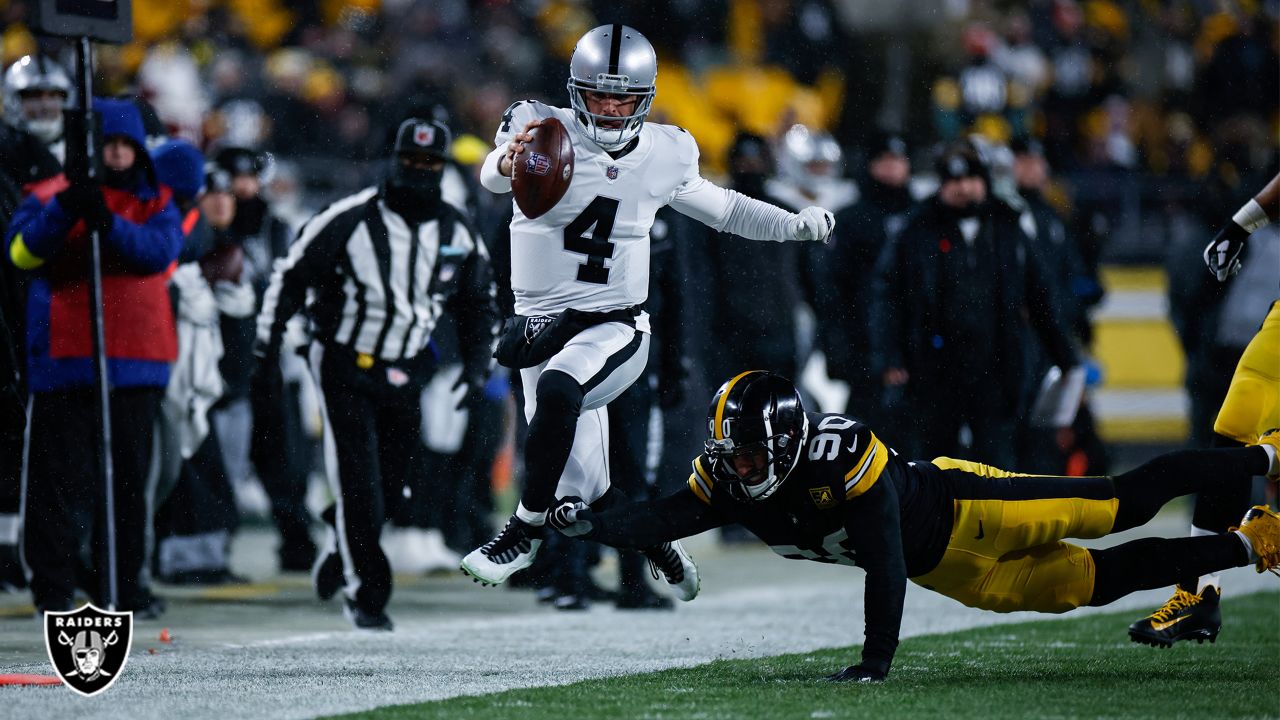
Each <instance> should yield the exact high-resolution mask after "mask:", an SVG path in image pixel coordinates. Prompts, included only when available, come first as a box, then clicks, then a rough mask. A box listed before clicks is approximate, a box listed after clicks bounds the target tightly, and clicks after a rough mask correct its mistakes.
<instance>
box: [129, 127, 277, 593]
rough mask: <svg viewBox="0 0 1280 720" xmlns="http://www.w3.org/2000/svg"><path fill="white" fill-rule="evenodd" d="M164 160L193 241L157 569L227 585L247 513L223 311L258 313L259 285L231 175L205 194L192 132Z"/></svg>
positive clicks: (163, 151)
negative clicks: (231, 466)
mask: <svg viewBox="0 0 1280 720" xmlns="http://www.w3.org/2000/svg"><path fill="white" fill-rule="evenodd" d="M155 164H156V174H157V176H158V177H159V178H160V181H161V182H162V183H163V184H165V185H167V186H169V187H170V188H172V189H173V193H174V201H175V202H176V204H177V205H178V209H179V211H180V212H182V214H183V222H182V230H183V235H184V247H183V251H182V254H181V255H180V256H179V262H180V263H181V264H180V265H179V266H178V268H177V270H176V271H175V272H174V273H173V275H172V277H171V280H170V291H171V293H172V294H173V295H174V296H175V298H176V301H175V316H176V320H177V330H178V359H177V361H176V362H175V363H174V365H173V368H172V372H171V373H170V377H169V385H168V388H167V389H166V391H165V397H164V399H163V400H162V401H161V415H160V417H161V422H160V423H159V425H158V427H157V432H158V434H159V437H160V443H159V446H160V453H159V455H158V457H157V458H156V459H155V460H154V462H157V463H159V472H158V473H157V474H158V479H157V483H156V489H155V497H154V498H152V506H153V507H155V508H156V513H155V538H156V547H155V551H154V553H153V555H152V557H153V558H154V561H155V568H156V576H157V577H158V578H159V579H161V580H163V581H164V582H169V583H201V584H221V583H225V582H231V581H234V580H238V578H236V576H234V575H233V574H232V573H231V570H230V550H231V533H232V532H233V531H234V530H235V528H236V525H237V524H238V517H237V514H236V504H235V496H234V494H233V492H232V489H231V481H230V479H229V478H228V477H227V470H226V465H225V463H224V462H223V458H222V452H221V448H220V446H219V444H218V436H217V434H216V433H214V432H211V425H210V422H209V417H208V412H209V409H210V408H211V407H212V406H213V403H214V402H216V401H217V399H218V397H219V396H220V395H221V394H222V390H223V382H222V376H221V374H220V373H219V370H218V359H219V358H220V357H221V355H222V333H221V328H220V327H219V315H220V314H221V313H227V312H230V313H232V314H234V313H236V312H239V313H244V312H252V311H253V308H254V296H253V289H252V288H251V287H250V286H249V285H248V284H247V283H242V282H240V275H241V273H242V270H243V266H244V255H243V251H242V250H240V248H239V246H238V245H236V244H234V243H233V242H231V241H230V238H229V237H228V227H229V226H230V224H231V219H232V216H233V214H234V212H235V203H234V199H233V197H232V195H231V187H230V176H229V175H227V174H226V173H225V172H221V171H215V172H214V173H212V174H211V175H210V178H209V179H210V183H209V184H210V192H209V193H205V192H204V191H205V162H204V156H203V155H202V154H201V153H200V151H199V150H197V149H196V148H195V147H193V146H192V145H191V144H190V143H188V142H186V141H185V140H171V141H169V142H166V143H164V144H162V145H160V146H159V147H157V148H156V150H155ZM237 307H238V308H239V309H238V310H237Z"/></svg>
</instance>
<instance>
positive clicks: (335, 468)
mask: <svg viewBox="0 0 1280 720" xmlns="http://www.w3.org/2000/svg"><path fill="white" fill-rule="evenodd" d="M424 354H425V353H424ZM429 363H430V361H429V358H421V359H414V360H410V361H407V362H405V363H399V364H395V363H386V362H382V361H373V362H372V363H371V364H370V363H369V361H368V360H366V362H364V363H360V362H359V358H358V356H357V355H356V354H355V353H353V352H351V351H350V350H347V349H345V348H338V347H331V346H324V345H322V344H320V343H315V344H313V345H312V346H311V372H312V374H313V375H314V376H315V377H316V379H317V383H318V385H319V386H320V395H321V403H320V406H321V410H322V411H323V413H324V456H325V474H326V475H327V476H328V478H329V487H330V490H331V492H333V495H334V498H335V501H334V507H333V508H332V512H325V513H324V516H325V518H326V519H328V518H330V517H332V518H333V527H334V532H335V535H336V540H337V543H336V545H337V547H336V552H337V553H338V556H339V559H340V561H341V563H342V569H343V576H344V578H345V580H346V594H347V597H348V598H349V599H351V600H352V601H353V602H354V603H355V604H356V606H357V607H359V608H360V609H362V610H364V611H366V612H370V613H377V612H380V611H382V609H383V608H385V607H386V605H387V601H388V600H389V599H390V597H391V566H390V565H389V564H388V563H387V557H386V555H384V554H383V553H382V548H381V547H380V546H379V544H378V539H379V537H380V535H381V534H382V525H383V523H384V522H385V521H386V520H387V518H388V517H389V516H391V515H392V514H393V513H394V512H395V510H396V507H397V505H398V504H399V503H400V502H402V501H403V498H404V487H405V485H406V483H407V482H408V481H409V474H410V472H412V471H413V468H414V467H415V466H419V465H418V463H419V462H420V459H421V456H422V454H423V452H424V447H423V443H422V436H421V425H422V406H421V404H420V403H421V396H422V388H423V386H424V384H425V383H426V381H427V379H428V377H427V376H428V375H429V372H430V371H429V368H430V364H429ZM362 364H363V365H367V367H361V365H362Z"/></svg>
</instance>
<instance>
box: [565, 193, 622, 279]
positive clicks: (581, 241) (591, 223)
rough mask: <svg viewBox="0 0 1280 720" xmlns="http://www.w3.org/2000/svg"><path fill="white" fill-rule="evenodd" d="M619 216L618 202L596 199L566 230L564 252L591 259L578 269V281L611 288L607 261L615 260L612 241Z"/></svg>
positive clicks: (609, 199)
mask: <svg viewBox="0 0 1280 720" xmlns="http://www.w3.org/2000/svg"><path fill="white" fill-rule="evenodd" d="M617 215H618V201H617V200H614V199H613V198H607V197H596V199H595V200H592V201H591V204H590V205H588V206H587V207H586V208H584V209H583V211H582V212H580V213H578V217H576V218H574V219H573V221H572V222H570V223H569V224H568V225H566V226H565V228H564V249H565V250H568V251H569V252H573V253H581V254H583V255H586V256H587V259H586V262H584V263H582V265H580V266H579V267H578V282H585V283H594V284H596V285H607V284H608V283H609V268H606V267H605V266H604V261H605V260H607V259H610V258H612V257H613V248H614V244H613V243H612V242H610V241H609V235H610V234H611V233H612V232H613V221H614V218H615V217H617Z"/></svg>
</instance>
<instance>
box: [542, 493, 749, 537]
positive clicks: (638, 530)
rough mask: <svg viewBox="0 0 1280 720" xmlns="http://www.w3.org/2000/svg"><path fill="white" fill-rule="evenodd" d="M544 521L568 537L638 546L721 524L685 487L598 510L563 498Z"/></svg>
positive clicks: (578, 501)
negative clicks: (666, 493)
mask: <svg viewBox="0 0 1280 720" xmlns="http://www.w3.org/2000/svg"><path fill="white" fill-rule="evenodd" d="M547 521H548V522H549V523H550V524H551V526H552V527H554V528H556V529H557V530H559V531H560V532H562V533H564V534H565V535H568V536H569V537H577V538H581V539H583V540H594V541H596V542H599V543H604V544H605V545H609V546H611V547H616V548H630V549H637V550H638V549H640V548H646V547H652V546H654V545H659V544H661V543H664V542H671V541H673V540H679V539H680V538H685V537H689V536H690V535H697V534H698V533H701V532H706V531H707V530H711V529H713V528H717V527H720V526H721V525H723V524H724V522H723V521H721V520H719V518H718V516H717V515H716V514H715V513H714V512H713V511H712V510H711V508H710V507H708V506H707V505H706V504H704V503H703V502H702V501H701V500H698V498H697V497H695V496H694V494H693V492H691V491H690V490H687V489H681V490H678V491H676V492H674V493H672V494H670V495H668V496H666V497H663V498H659V499H657V500H648V501H645V502H638V503H625V504H622V505H615V506H613V507H611V508H609V509H608V510H604V511H601V512H596V511H594V510H592V509H591V508H590V507H589V506H587V504H586V503H584V502H582V499H581V498H564V499H563V500H561V501H560V502H559V503H557V504H556V506H555V507H553V508H552V509H551V512H550V514H548V516H547Z"/></svg>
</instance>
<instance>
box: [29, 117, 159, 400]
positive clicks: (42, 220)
mask: <svg viewBox="0 0 1280 720" xmlns="http://www.w3.org/2000/svg"><path fill="white" fill-rule="evenodd" d="M95 109H96V111H97V113H98V114H99V116H100V117H101V118H102V137H103V138H110V137H113V136H117V135H121V136H124V137H126V138H128V139H129V140H130V141H132V143H133V145H134V148H135V150H136V151H137V159H136V160H135V163H136V167H137V168H138V170H139V172H137V173H134V174H133V177H134V180H133V185H132V187H129V188H113V187H102V188H101V192H102V194H103V198H104V200H105V202H106V205H107V207H108V208H109V209H110V210H111V213H112V216H113V217H112V221H111V227H110V229H109V230H108V231H107V232H104V233H103V234H102V238H101V241H102V305H103V323H104V325H103V333H104V336H105V339H106V353H107V358H108V364H107V367H108V376H109V382H110V384H111V386H112V387H164V386H165V385H167V384H168V381H169V363H171V362H172V361H173V360H174V359H175V358H176V357H177V350H178V348H177V335H176V330H175V327H174V319H173V311H172V309H171V305H170V301H169V295H168V292H167V289H166V285H167V282H168V275H169V273H170V272H171V271H172V267H173V263H174V260H175V259H176V258H177V256H178V252H179V250H180V249H181V247H182V230H181V217H180V215H179V214H178V209H177V207H176V206H175V205H174V203H173V200H172V192H171V191H170V190H169V188H167V187H165V186H163V185H161V184H159V183H158V182H157V181H156V176H155V169H154V167H153V165H152V162H151V157H150V155H149V154H148V153H147V151H146V136H145V133H144V130H143V125H142V116H141V113H140V112H139V111H138V108H137V106H135V105H134V104H133V103H132V102H130V101H128V100H96V101H95ZM69 184H70V183H69V182H68V181H67V179H66V178H65V177H64V176H61V175H59V176H58V177H56V178H53V179H52V180H50V181H49V182H45V183H42V184H40V185H38V186H36V187H35V188H34V189H33V191H32V194H31V195H30V196H28V197H27V199H26V200H24V201H23V203H22V204H21V205H20V206H19V207H18V210H17V212H15V213H14V216H13V219H12V221H11V222H10V224H9V233H8V242H9V257H10V259H11V261H12V262H13V264H14V265H16V266H17V267H19V268H21V269H23V270H31V271H34V272H35V275H34V277H33V278H32V282H31V284H30V287H29V290H28V292H27V333H26V335H27V365H28V368H29V370H30V389H31V390H32V391H33V392H47V391H50V390H58V389H63V388H71V387H82V386H87V385H91V384H92V383H93V382H94V373H93V358H92V354H93V340H92V333H91V331H90V327H91V326H90V322H89V303H90V296H89V282H88V276H89V251H90V250H89V236H88V233H87V231H86V226H85V223H84V221H83V220H81V219H79V218H75V217H72V216H70V215H69V214H68V213H67V211H66V210H65V209H64V208H63V207H62V206H61V205H60V204H59V201H58V199H57V198H56V197H55V195H56V194H57V193H58V192H60V191H61V190H63V189H65V188H67V187H68V186H69Z"/></svg>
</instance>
